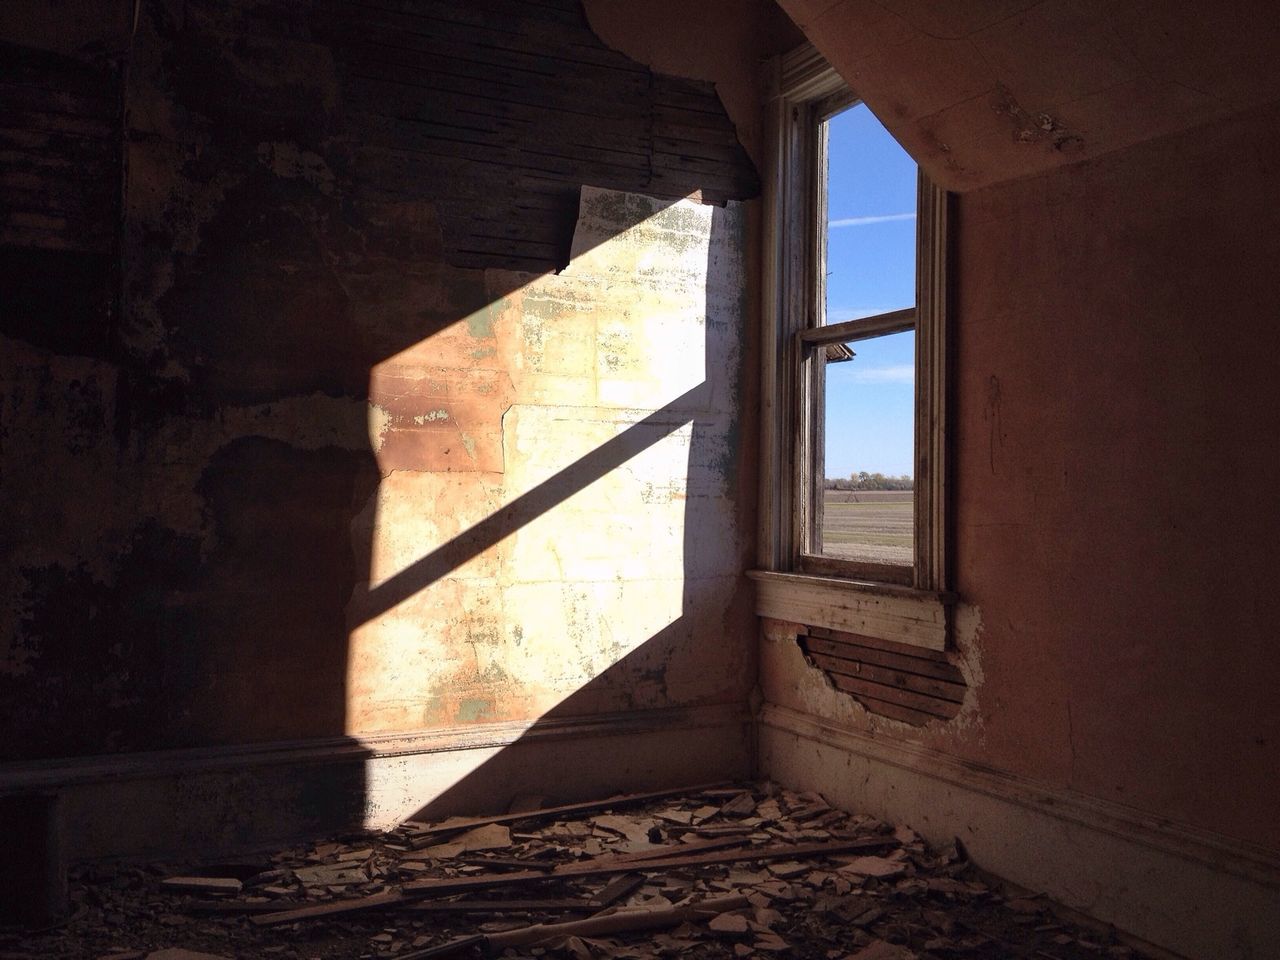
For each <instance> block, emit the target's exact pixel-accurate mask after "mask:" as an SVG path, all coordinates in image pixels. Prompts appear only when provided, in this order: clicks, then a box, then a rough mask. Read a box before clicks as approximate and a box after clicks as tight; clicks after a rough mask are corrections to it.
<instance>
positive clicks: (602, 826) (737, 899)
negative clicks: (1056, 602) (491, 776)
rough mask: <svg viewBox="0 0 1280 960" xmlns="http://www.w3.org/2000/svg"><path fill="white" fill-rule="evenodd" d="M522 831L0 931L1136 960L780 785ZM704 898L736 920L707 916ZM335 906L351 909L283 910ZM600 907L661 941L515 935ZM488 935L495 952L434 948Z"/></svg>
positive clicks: (96, 877) (412, 837)
mask: <svg viewBox="0 0 1280 960" xmlns="http://www.w3.org/2000/svg"><path fill="white" fill-rule="evenodd" d="M521 803H522V805H521V806H519V807H517V808H515V809H517V810H519V811H527V810H528V809H529V807H530V805H540V804H539V801H538V799H537V798H525V799H524V800H523V801H522V802H521ZM521 816H522V817H523V819H519V820H509V821H508V822H505V823H498V824H492V823H490V824H481V825H478V826H477V825H475V824H474V823H461V822H458V821H456V820H455V821H446V822H445V824H443V825H431V826H428V825H424V824H412V823H411V824H406V825H405V826H403V827H401V828H399V829H397V830H396V831H392V832H390V833H387V834H361V835H352V836H344V837H338V838H333V839H329V840H324V841H321V842H316V843H310V844H305V845H302V846H299V847H294V848H292V849H288V850H284V851H280V852H276V853H271V854H264V855H261V856H256V857H248V858H242V859H241V860H239V861H236V862H230V861H224V862H220V863H204V864H196V863H187V864H183V863H177V862H172V863H164V864H159V863H156V864H148V865H145V866H136V865H117V866H101V865H95V866H90V867H83V868H80V869H78V870H76V871H74V872H73V881H72V899H73V903H74V913H73V916H72V918H71V919H70V921H69V922H67V923H66V924H65V925H63V926H61V927H59V928H56V929H52V930H48V931H45V932H43V933H39V934H30V933H25V934H23V933H18V932H15V931H12V930H10V931H4V930H0V958H9V960H13V958H22V960H29V958H37V957H38V958H51V957H74V958H108V957H109V958H113V960H139V958H145V957H148V956H152V955H156V956H157V960H195V958H197V957H199V958H202V960H203V958H204V957H205V956H206V955H212V956H213V957H214V958H257V957H262V958H281V960H292V958H297V960H308V958H324V960H338V958H384V957H396V958H399V960H405V958H418V957H426V956H428V955H431V956H443V955H453V956H460V957H474V956H479V955H482V954H483V953H486V952H487V953H490V954H496V955H504V956H514V957H551V958H555V957H573V958H589V957H635V958H651V957H660V956H661V957H684V956H689V957H699V958H720V957H725V958H728V957H734V958H747V957H762V958H765V957H798V958H821V960H846V958H858V960H908V958H913V957H914V958H919V960H928V958H939V960H941V958H947V957H966V958H1011V957H1017V958H1021V957H1027V958H1044V960H1079V958H1090V960H1093V958H1097V957H1136V956H1137V954H1135V953H1133V952H1132V951H1130V950H1129V949H1128V948H1126V947H1124V946H1121V945H1119V944H1118V942H1117V941H1116V940H1115V939H1114V937H1112V936H1110V935H1105V934H1100V933H1098V932H1097V931H1096V930H1083V929H1080V928H1076V927H1073V926H1071V925H1069V924H1066V923H1064V922H1062V921H1060V920H1058V919H1057V918H1056V917H1055V915H1054V914H1053V913H1052V912H1051V910H1050V905H1049V904H1048V903H1047V902H1045V901H1042V900H1039V899H1034V898H1027V897H1009V896H1005V895H1002V894H1001V893H1000V892H999V891H998V889H997V888H996V887H994V886H993V884H992V883H991V882H990V881H989V880H988V879H986V878H984V877H982V876H981V875H980V873H979V872H978V870H977V869H976V868H975V867H974V866H973V865H971V864H970V863H968V862H967V860H966V858H965V855H964V851H963V850H962V849H959V850H958V849H956V848H954V847H953V848H951V849H946V850H932V849H930V848H928V847H927V846H926V845H925V844H924V843H923V842H922V841H921V840H920V838H919V837H918V836H917V835H916V834H915V832H914V831H913V830H911V829H910V827H907V826H896V827H895V826H894V825H892V824H887V823H882V822H880V821H878V820H874V819H872V818H870V817H865V816H858V815H854V814H848V813H845V812H843V811H838V810H833V809H831V808H830V807H829V806H828V805H827V804H826V803H825V801H823V800H822V798H821V797H818V796H816V795H813V794H795V793H792V792H789V791H787V790H784V789H780V788H778V787H776V786H774V785H773V784H768V783H765V784H756V785H752V786H750V787H746V788H744V787H728V788H718V789H708V790H702V791H698V792H692V793H686V794H683V795H679V796H670V797H666V798H662V799H657V800H652V801H650V802H647V803H644V802H637V801H636V800H634V799H631V800H627V799H626V798H622V799H619V800H615V801H611V802H609V803H603V802H602V803H601V804H599V805H597V809H595V810H591V811H582V812H578V813H576V814H575V815H570V812H568V811H566V812H563V813H561V814H556V813H539V812H536V811H535V812H529V813H527V816H526V815H525V814H524V813H522V814H521ZM837 850H840V851H841V852H837ZM760 857H767V858H768V859H759V858H760ZM597 858H598V860H597ZM681 858H683V859H684V860H685V862H683V863H673V862H672V861H673V860H679V859H681ZM690 858H694V859H696V860H697V861H698V862H697V863H690V862H688V861H689V859H690ZM517 861H519V862H517ZM717 861H719V862H717ZM646 863H649V864H651V865H650V866H649V867H646V866H645V864H646ZM531 868H532V869H531ZM574 872H578V873H583V872H591V875H590V876H580V877H575V876H573V875H572V874H573V873H574ZM504 878H510V879H509V880H508V879H504ZM424 881H430V882H429V883H424ZM415 884H417V887H416V888H415V886H414V885H415ZM441 885H443V886H441ZM432 887H435V888H436V889H431V888H432ZM465 887H470V888H471V889H467V890H465V891H462V890H461V888H465ZM460 891H461V892H460ZM703 900H713V901H717V902H718V903H719V906H717V907H715V908H714V909H712V910H710V911H707V910H699V909H698V907H697V902H698V901H703ZM321 905H325V906H326V907H328V908H332V909H333V910H334V912H332V913H329V914H328V915H319V916H316V915H313V916H309V917H294V916H292V915H289V914H288V913H286V911H293V910H297V909H299V908H304V907H319V906H321ZM356 908H358V909H356ZM677 908H678V909H677ZM602 910H607V911H610V912H609V913H605V914H603V916H604V917H613V918H614V919H612V920H604V921H603V923H604V925H606V926H607V925H614V926H623V927H626V926H634V925H637V924H644V923H648V924H651V925H652V924H654V923H657V924H662V925H663V926H662V928H660V929H649V930H642V931H638V932H632V933H625V932H624V933H615V934H612V935H610V934H602V933H600V932H595V933H594V934H593V933H591V932H578V933H577V934H576V935H575V932H574V931H573V930H572V929H570V930H569V931H567V932H565V931H558V930H551V931H542V932H541V933H540V934H536V935H530V934H527V933H524V932H516V933H511V931H513V930H517V931H523V930H524V929H525V928H527V927H529V926H530V925H535V924H559V923H564V922H566V921H581V920H584V919H586V918H588V917H590V916H592V915H593V914H600V912H601V911H602ZM681 911H683V913H682V915H683V917H685V919H683V920H682V919H681V918H680V916H674V915H675V914H681ZM313 912H314V911H313ZM277 914H282V915H281V916H276V915H277ZM664 918H669V919H664ZM597 923H598V924H599V922H597ZM477 934H484V935H487V936H488V937H490V938H491V940H490V942H489V943H487V944H483V943H482V944H478V945H467V944H465V943H463V942H461V941H460V942H459V943H458V944H457V945H456V947H455V949H454V950H453V951H452V952H449V953H444V952H440V953H436V952H433V948H436V947H438V946H440V945H443V944H448V943H450V942H451V941H455V940H459V938H465V937H474V936H475V935H477ZM504 936H505V937H507V938H508V939H510V938H514V939H516V940H523V941H525V943H523V944H522V945H520V946H518V947H508V946H505V945H504V943H503V938H504ZM157 951H160V952H159V953H158V954H157V953H156V952H157ZM188 951H196V952H195V953H191V952H188Z"/></svg>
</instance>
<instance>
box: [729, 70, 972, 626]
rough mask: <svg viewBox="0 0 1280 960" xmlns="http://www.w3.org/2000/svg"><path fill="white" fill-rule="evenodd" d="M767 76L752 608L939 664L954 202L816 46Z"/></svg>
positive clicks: (947, 598) (947, 597) (944, 595)
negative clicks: (906, 648)
mask: <svg viewBox="0 0 1280 960" xmlns="http://www.w3.org/2000/svg"><path fill="white" fill-rule="evenodd" d="M774 70H775V72H774V75H773V77H772V83H771V87H772V89H771V97H770V102H769V119H770V127H771V130H772V133H773V136H774V139H773V142H772V145H771V151H770V160H771V164H772V167H773V169H772V170H771V171H770V175H769V177H768V178H767V180H766V191H767V192H766V209H767V214H766V215H767V218H768V219H767V233H766V244H765V247H766V257H765V271H764V285H763V286H764V294H765V303H764V315H765V317H764V326H765V336H764V343H763V350H762V359H763V385H762V398H763V401H764V402H763V411H762V414H763V435H762V441H763V452H764V459H763V461H762V476H761V487H762V501H761V507H762V509H761V517H762V526H761V536H760V556H759V564H760V566H761V567H762V568H763V570H762V571H756V572H754V573H753V577H754V578H755V579H756V580H757V581H759V584H758V591H757V597H758V603H757V608H758V609H759V610H760V612H761V613H762V614H763V615H767V616H779V617H781V618H783V619H790V620H795V621H797V622H802V623H807V624H809V625H812V626H822V627H829V628H832V629H839V630H852V631H853V632H859V631H862V632H864V633H866V634H867V635H869V636H880V637H881V638H883V639H891V640H905V642H912V643H921V644H923V645H925V646H932V647H938V648H941V647H942V646H943V645H945V632H946V616H945V613H946V611H945V607H946V606H947V605H948V604H949V603H950V602H951V601H952V600H953V599H954V598H953V597H952V596H951V594H949V593H948V592H947V586H948V582H947V550H946V515H945V508H946V475H947V474H946V462H945V455H946V447H945V431H946V398H947V388H946V382H945V376H946V368H947V345H946V313H945V308H946V297H945V294H946V280H947V278H946V250H945V240H946V230H947V206H948V203H947V196H946V194H945V193H944V192H943V191H941V190H939V189H937V188H936V187H934V186H933V185H932V184H930V183H929V182H928V180H927V179H926V178H924V177H923V176H922V175H919V174H918V173H917V174H914V175H913V169H914V163H913V162H912V161H911V159H910V158H909V157H908V156H907V155H906V154H905V153H904V152H902V151H901V148H899V147H897V145H896V143H894V142H893V140H892V138H891V137H889V135H888V133H887V131H885V130H884V129H883V127H881V126H880V125H879V122H878V121H876V120H875V118H874V117H873V116H872V115H871V113H870V111H869V110H868V109H867V108H866V107H865V106H864V105H860V104H859V102H858V100H857V97H856V95H855V93H854V92H852V91H850V90H849V88H848V87H847V86H846V85H845V83H844V81H843V80H842V79H841V78H840V77H839V75H838V74H836V73H835V71H834V70H832V69H831V67H830V66H829V65H827V64H826V63H825V61H823V60H822V58H821V57H820V56H819V55H818V54H817V53H816V52H815V51H814V50H813V49H812V48H811V47H807V46H806V47H804V48H802V49H800V50H798V51H795V52H793V53H792V54H789V55H787V56H785V57H783V58H780V60H778V61H777V62H776V63H775V66H774ZM869 156H879V157H880V158H881V163H880V164H879V166H877V167H876V169H875V170H874V171H872V172H870V173H867V172H865V171H864V172H861V173H859V172H857V171H856V170H855V171H853V172H852V173H851V172H850V165H851V162H852V164H853V165H854V166H855V167H856V165H857V162H858V160H859V158H865V157H869ZM829 169H830V170H832V171H834V172H836V173H837V174H838V175H839V178H840V179H839V180H835V179H832V180H829V179H828V171H829ZM850 187H852V189H853V190H854V192H855V193H856V192H861V193H862V194H864V195H874V196H873V197H872V201H873V204H878V206H875V208H872V207H871V206H863V207H862V208H852V207H850V206H849V205H848V204H849V198H848V197H847V196H846V194H847V193H848V192H849V189H850ZM855 231H856V232H858V233H859V235H858V236H857V237H856V238H854V237H852V236H850V234H852V233H854V232H855ZM869 242H870V243H871V245H870V246H869V245H868V243H869ZM877 244H878V246H877ZM886 258H887V259H886ZM886 280H888V281H890V282H886ZM851 291H852V294H851ZM890 388H892V389H890ZM859 473H863V474H867V476H866V477H863V478H861V479H860V478H859V477H858V476H857V475H858V474H859ZM877 473H879V474H884V475H885V479H883V480H879V481H877V480H875V479H874V477H873V476H872V475H874V474H877ZM872 486H882V487H907V486H910V488H911V489H910V491H909V492H908V491H907V490H902V489H900V490H889V491H877V492H874V494H873V492H872V491H870V490H867V489H865V488H867V487H872ZM839 487H843V488H844V489H843V490H841V489H837V488H839ZM858 488H862V489H858ZM801 598H804V599H803V601H802V600H801ZM779 604H781V605H779ZM872 609H874V611H876V616H875V617H872V620H873V621H874V625H873V626H868V623H869V622H870V621H868V620H867V618H866V617H865V616H863V615H862V614H854V613H850V611H851V610H853V611H862V612H863V613H865V612H866V611H867V610H872ZM801 614H803V616H801ZM899 614H900V615H901V617H899ZM877 617H878V618H879V619H877ZM901 618H905V620H909V621H911V623H905V622H904V624H903V625H901V626H899V625H898V624H897V622H896V621H897V620H898V619H901ZM921 618H923V619H924V620H925V621H927V624H926V627H925V629H924V630H923V631H921V630H919V629H917V628H918V627H919V623H918V622H917V621H919V620H920V619H921ZM922 636H923V639H922Z"/></svg>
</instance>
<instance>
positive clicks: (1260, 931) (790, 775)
mask: <svg viewBox="0 0 1280 960" xmlns="http://www.w3.org/2000/svg"><path fill="white" fill-rule="evenodd" d="M759 723H760V730H759V736H760V745H759V750H760V763H761V773H762V774H763V775H765V776H770V777H772V778H774V779H776V780H778V781H779V782H781V783H784V784H787V785H790V786H794V787H797V788H801V789H812V790H818V791H820V792H821V793H823V794H824V795H825V796H826V797H827V799H828V800H829V801H830V802H832V803H835V804H838V805H840V806H843V807H846V808H847V809H854V810H862V811H866V812H869V813H871V814H873V815H875V816H879V817H883V818H885V819H891V820H896V821H897V822H905V823H908V824H910V825H911V826H913V827H915V828H916V829H917V830H919V831H920V832H921V833H922V834H923V835H925V836H926V837H928V838H929V839H930V840H932V841H934V842H939V843H945V842H947V841H949V840H950V839H951V838H952V837H955V836H958V837H960V838H961V839H962V840H963V841H964V843H965V845H966V846H967V847H968V849H969V851H970V853H971V854H972V856H973V858H974V861H975V862H976V863H978V864H979V865H980V866H982V867H983V868H985V869H987V870H989V871H991V872H992V873H995V874H998V875H1000V876H1002V877H1005V878H1006V879H1008V880H1010V881H1012V882H1014V883H1016V884H1019V885H1021V886H1023V887H1027V888H1030V889H1032V890H1038V891H1043V892H1044V893H1046V894H1048V895H1049V896H1050V897H1052V898H1053V899H1055V900H1057V901H1059V902H1060V903H1063V904H1064V905H1066V906H1068V907H1071V908H1072V909H1076V910H1080V911H1082V912H1084V913H1086V914H1088V915H1090V916H1093V917H1096V918H1098V919H1100V920H1103V921H1105V922H1109V923H1113V924H1115V925H1116V927H1118V928H1119V929H1121V930H1124V931H1126V932H1127V933H1130V934H1132V935H1134V936H1136V937H1139V938H1141V939H1143V940H1146V941H1149V942H1150V943H1153V944H1155V945H1157V946H1160V947H1162V948H1164V949H1167V950H1170V951H1173V952H1174V953H1176V954H1179V955H1182V956H1185V957H1190V958H1210V957H1212V958H1214V960H1218V958H1222V960H1227V958H1232V960H1237V958H1238V960H1262V958H1275V957H1280V857H1278V856H1277V855H1276V854H1275V853H1274V852H1273V851H1269V850H1267V849H1265V848H1262V847H1259V846H1255V845H1252V844H1248V843H1244V842H1241V841H1238V840H1235V839H1232V838H1228V837H1224V836H1219V835H1217V834H1213V833H1211V832H1209V831H1205V830H1200V829H1197V828H1194V827H1191V826H1188V825H1184V824H1177V823H1172V822H1169V821H1164V820H1160V819H1158V818H1153V817H1150V816H1148V815H1145V814H1143V813H1142V812H1141V811H1138V810H1135V809H1132V808H1130V807H1126V806H1124V805H1122V804H1116V803H1112V802H1109V801H1105V800H1099V799H1096V798H1093V797H1088V796H1084V795H1081V794H1077V793H1073V792H1070V791H1065V790H1058V789H1055V788H1053V787H1050V786H1048V785H1046V784H1043V783H1038V782H1036V781H1032V780H1029V779H1026V778H1023V777H1018V776H1015V775H1013V774H1009V773H1005V772H1003V771H999V770H993V769H989V768H982V767H979V766H977V765H974V764H970V763H967V762H964V761H961V760H958V759H956V758H955V757H952V756H949V755H947V754H944V753H941V752H939V751H937V750H933V749H930V748H928V747H923V746H919V745H916V744H910V743H905V742H900V741H897V740H893V739H888V738H884V737H876V736H872V735H870V734H868V733H865V732H863V731H860V730H856V729H853V728H850V727H847V726H844V725H842V724H837V723H833V722H831V721H828V720H826V719H823V718H821V717H815V716H812V715H809V714H806V713H803V712H800V711H797V710H793V709H791V708H788V707H784V706H780V705H777V704H765V705H764V707H763V708H762V710H761V712H760V717H759Z"/></svg>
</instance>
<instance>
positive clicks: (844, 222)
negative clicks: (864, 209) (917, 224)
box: [827, 213, 916, 227]
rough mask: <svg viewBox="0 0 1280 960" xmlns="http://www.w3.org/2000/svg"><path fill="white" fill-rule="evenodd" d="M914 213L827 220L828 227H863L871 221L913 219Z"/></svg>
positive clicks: (883, 221)
mask: <svg viewBox="0 0 1280 960" xmlns="http://www.w3.org/2000/svg"><path fill="white" fill-rule="evenodd" d="M915 218H916V215H915V214H914V213H885V214H881V215H880V216H875V217H845V218H843V219H841V220H828V221H827V226H828V227H865V226H867V225H868V224H871V223H893V222H894V221H896V220H914V219H915Z"/></svg>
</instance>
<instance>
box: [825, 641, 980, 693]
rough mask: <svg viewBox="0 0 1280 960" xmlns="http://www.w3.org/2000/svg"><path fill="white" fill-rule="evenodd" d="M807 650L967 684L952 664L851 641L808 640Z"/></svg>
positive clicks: (948, 681)
mask: <svg viewBox="0 0 1280 960" xmlns="http://www.w3.org/2000/svg"><path fill="white" fill-rule="evenodd" d="M805 646H806V647H807V648H808V649H809V650H811V651H813V652H814V653H822V654H826V655H827V656H829V657H838V658H840V659H842V660H856V661H859V662H861V663H869V664H874V665H875V666H878V667H887V668H889V669H891V670H900V671H903V672H905V673H914V674H917V675H919V676H922V677H932V678H933V679H935V680H943V681H945V682H947V683H954V684H962V685H963V683H964V675H963V674H961V673H960V670H959V668H958V667H956V666H954V665H953V664H950V663H940V662H938V661H937V660H932V659H926V658H923V657H912V656H904V655H902V654H897V653H889V652H887V651H885V650H878V649H876V648H875V647H870V646H862V645H859V644H855V643H851V642H849V641H835V640H824V639H823V638H822V637H819V636H814V635H811V636H809V637H806V638H805Z"/></svg>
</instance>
